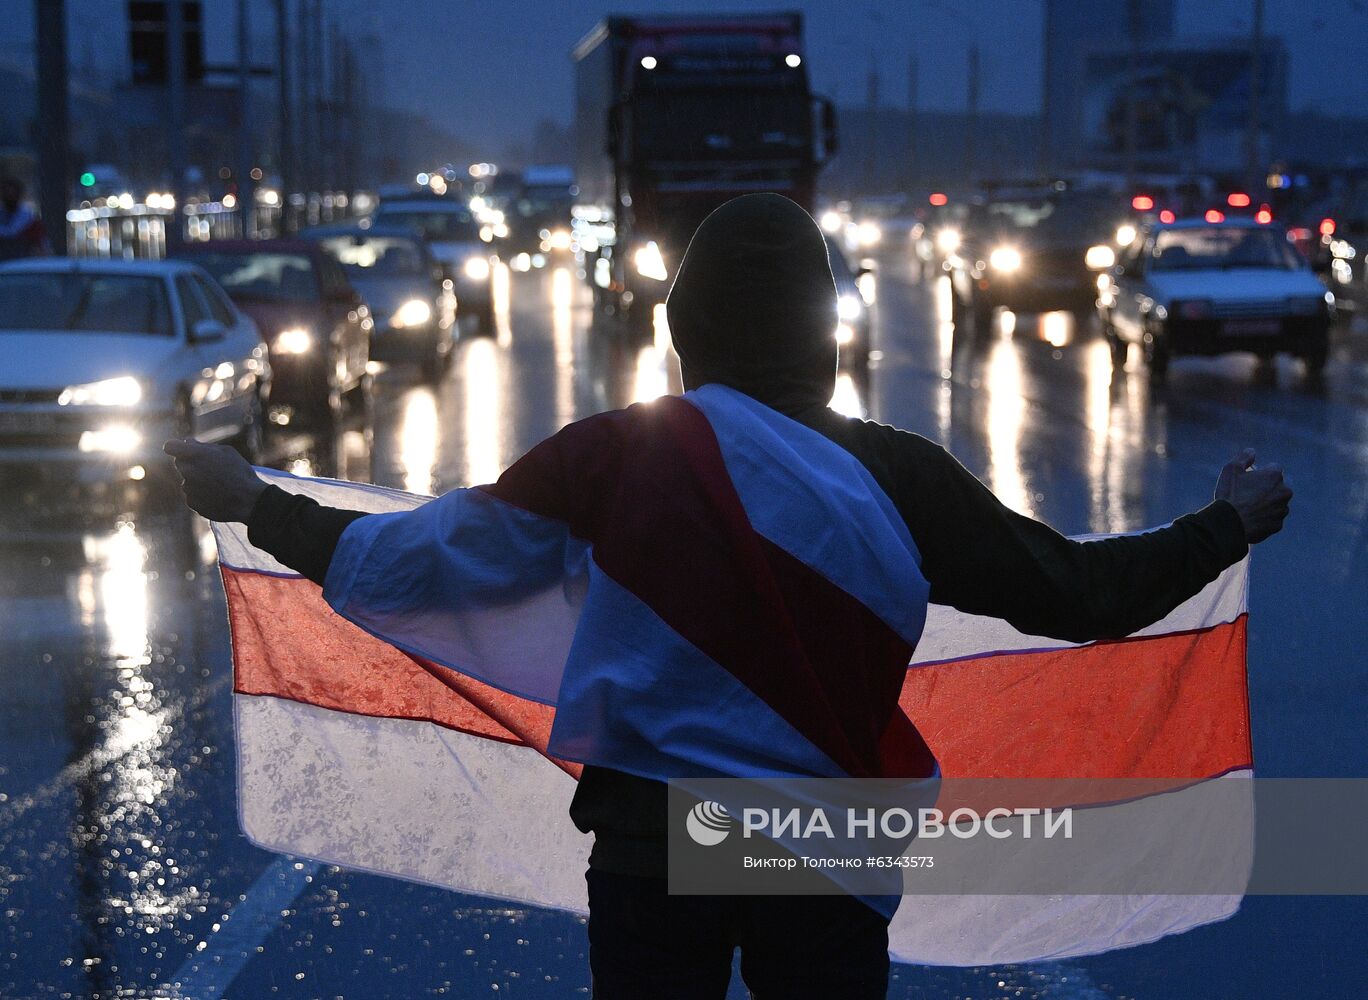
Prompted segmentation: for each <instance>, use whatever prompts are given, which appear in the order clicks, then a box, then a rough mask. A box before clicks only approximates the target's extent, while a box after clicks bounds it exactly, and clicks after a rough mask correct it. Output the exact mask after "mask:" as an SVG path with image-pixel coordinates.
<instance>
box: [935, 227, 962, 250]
mask: <svg viewBox="0 0 1368 1000" xmlns="http://www.w3.org/2000/svg"><path fill="white" fill-rule="evenodd" d="M959 248H960V234H959V230H958V229H951V228H950V227H949V226H947V227H946V228H944V229H942V230H940V232H938V233H936V249H937V250H939V251H940V252H941V253H945V254H950V253H954V252H955V251H956V250H958V249H959Z"/></svg>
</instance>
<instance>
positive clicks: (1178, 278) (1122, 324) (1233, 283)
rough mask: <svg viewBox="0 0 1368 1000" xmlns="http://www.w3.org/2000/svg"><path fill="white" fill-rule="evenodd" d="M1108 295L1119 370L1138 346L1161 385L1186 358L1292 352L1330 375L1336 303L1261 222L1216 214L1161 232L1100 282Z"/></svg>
mask: <svg viewBox="0 0 1368 1000" xmlns="http://www.w3.org/2000/svg"><path fill="white" fill-rule="evenodd" d="M1098 291H1099V296H1098V310H1099V312H1100V314H1101V318H1102V328H1103V330H1104V331H1105V333H1106V337H1107V340H1108V343H1109V344H1110V345H1111V348H1112V360H1113V362H1114V363H1115V364H1116V366H1117V367H1118V368H1119V367H1121V366H1122V365H1124V364H1125V361H1126V354H1127V352H1128V349H1129V346H1130V345H1131V344H1138V345H1139V346H1140V348H1141V350H1142V351H1143V353H1144V356H1145V360H1146V363H1147V364H1148V366H1149V370H1150V375H1151V377H1152V378H1154V379H1156V380H1160V379H1162V378H1163V377H1164V374H1165V372H1166V371H1167V369H1168V363H1169V359H1170V358H1171V357H1173V356H1175V355H1179V354H1206V355H1212V354H1224V353H1226V352H1230V351H1250V352H1253V353H1254V354H1257V355H1259V356H1260V357H1262V358H1269V357H1272V356H1273V355H1274V354H1277V353H1279V352H1283V353H1287V354H1292V355H1295V356H1297V357H1300V358H1302V359H1303V361H1305V363H1306V369H1307V372H1308V374H1310V375H1313V376H1314V375H1316V374H1318V373H1319V372H1320V370H1321V369H1322V368H1323V367H1324V366H1325V359H1326V355H1327V353H1328V351H1329V343H1330V324H1331V320H1332V319H1333V313H1334V308H1335V297H1334V295H1333V294H1331V293H1330V292H1327V291H1326V290H1325V285H1323V284H1322V283H1321V281H1320V279H1319V278H1318V277H1316V274H1315V273H1314V272H1313V271H1312V270H1311V266H1310V264H1308V263H1307V261H1306V259H1305V258H1304V257H1303V256H1302V255H1301V254H1300V253H1298V252H1297V251H1296V249H1295V248H1294V247H1293V246H1292V244H1291V243H1290V242H1288V239H1287V232H1286V231H1285V230H1284V229H1282V228H1281V227H1280V226H1274V225H1272V224H1270V223H1266V222H1260V221H1258V219H1257V218H1235V219H1227V218H1225V216H1224V215H1223V214H1222V213H1221V212H1219V211H1215V210H1213V211H1210V212H1207V213H1206V215H1205V216H1202V217H1199V218H1196V219H1179V220H1176V221H1174V222H1172V223H1168V224H1163V225H1156V226H1155V227H1153V228H1152V229H1150V230H1149V231H1148V232H1146V233H1144V234H1143V235H1142V236H1140V237H1139V238H1138V239H1136V240H1135V241H1134V242H1133V243H1132V244H1131V245H1130V246H1129V247H1128V248H1126V249H1125V250H1124V251H1122V253H1121V258H1120V260H1119V261H1118V262H1117V264H1116V266H1115V267H1113V268H1112V269H1111V270H1110V272H1109V273H1106V274H1103V275H1100V276H1099V278H1098Z"/></svg>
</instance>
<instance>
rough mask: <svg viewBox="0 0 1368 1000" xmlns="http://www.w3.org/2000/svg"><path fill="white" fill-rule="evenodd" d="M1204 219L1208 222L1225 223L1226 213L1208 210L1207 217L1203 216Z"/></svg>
mask: <svg viewBox="0 0 1368 1000" xmlns="http://www.w3.org/2000/svg"><path fill="white" fill-rule="evenodd" d="M1202 218H1204V219H1206V220H1207V222H1213V223H1214V222H1225V213H1224V212H1222V211H1221V210H1220V209H1216V208H1208V209H1207V210H1206V215H1204V216H1202Z"/></svg>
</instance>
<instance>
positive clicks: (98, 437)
mask: <svg viewBox="0 0 1368 1000" xmlns="http://www.w3.org/2000/svg"><path fill="white" fill-rule="evenodd" d="M140 444H142V435H141V434H139V433H138V432H137V431H136V430H134V429H133V428H132V427H128V426H126V425H123V424H115V425H113V426H110V427H101V428H100V429H99V430H94V431H82V432H81V438H80V440H79V441H78V442H77V443H76V447H77V448H79V449H80V450H81V451H87V452H89V451H101V452H112V453H114V454H116V455H125V454H127V453H128V452H130V451H133V450H134V449H136V448H137V447H138V445H140Z"/></svg>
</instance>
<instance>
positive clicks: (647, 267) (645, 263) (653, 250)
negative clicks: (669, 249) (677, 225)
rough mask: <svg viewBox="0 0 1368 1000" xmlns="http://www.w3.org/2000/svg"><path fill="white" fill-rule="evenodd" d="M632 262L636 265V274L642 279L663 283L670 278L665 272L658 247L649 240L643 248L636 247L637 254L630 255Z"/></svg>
mask: <svg viewBox="0 0 1368 1000" xmlns="http://www.w3.org/2000/svg"><path fill="white" fill-rule="evenodd" d="M632 262H633V263H634V264H636V269H637V274H639V275H641V276H642V277H643V278H650V279H651V280H652V281H664V280H666V279H667V278H669V276H670V275H669V272H667V271H666V270H665V258H664V256H663V255H662V254H661V252H660V247H658V246H656V241H655V240H651V241H650V242H649V243H647V244H646V245H645V246H644V247H638V248H637V252H636V253H635V254H633V255H632Z"/></svg>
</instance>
